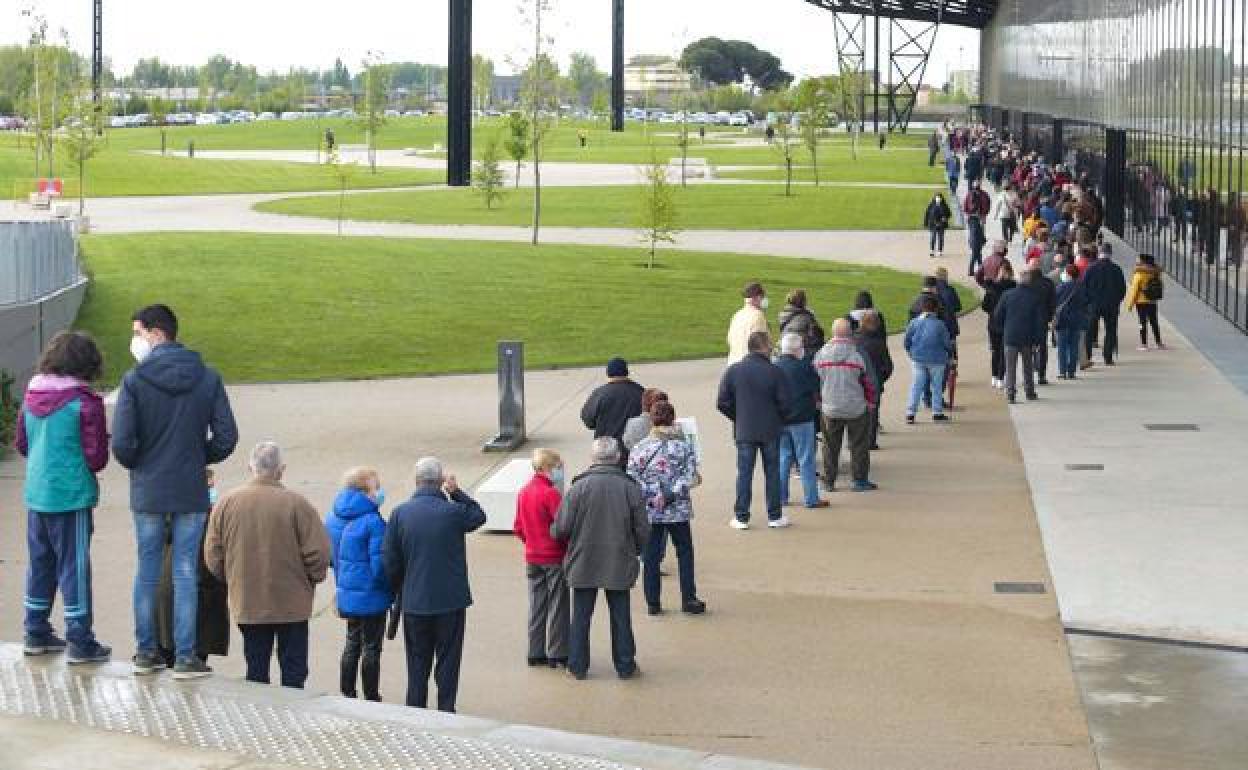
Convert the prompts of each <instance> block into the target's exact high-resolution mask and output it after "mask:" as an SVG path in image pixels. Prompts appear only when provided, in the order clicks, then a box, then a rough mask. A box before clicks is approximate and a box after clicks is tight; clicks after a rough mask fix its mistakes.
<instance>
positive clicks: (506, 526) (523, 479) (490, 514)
mask: <svg viewBox="0 0 1248 770" xmlns="http://www.w3.org/2000/svg"><path fill="white" fill-rule="evenodd" d="M531 478H533V464H532V463H531V462H530V461H529V460H528V459H519V458H517V459H515V460H511V461H510V462H508V463H507V464H506V465H504V466H503V467H501V468H499V469H498V470H497V471H495V472H494V475H492V476H490V477H489V478H488V479H486V480H485V481H484V482H482V483H481V486H479V487H477V491H476V494H475V495H474V496H475V497H476V500H477V502H478V503H480V504H481V507H482V508H483V509H484V510H485V526H484V527H482V529H484V530H487V531H489V532H511V531H512V525H513V524H514V523H515V521H516V496H517V495H519V494H520V489H521V488H522V487H523V486H524V485H525V484H527V483H529V479H531Z"/></svg>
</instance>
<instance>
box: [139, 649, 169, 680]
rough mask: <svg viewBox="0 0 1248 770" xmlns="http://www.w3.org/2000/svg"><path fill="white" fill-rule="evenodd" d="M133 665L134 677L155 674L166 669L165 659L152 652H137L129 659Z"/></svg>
mask: <svg viewBox="0 0 1248 770" xmlns="http://www.w3.org/2000/svg"><path fill="white" fill-rule="evenodd" d="M131 662H132V663H133V664H134V673H135V676H143V675H144V674H155V673H156V672H157V671H162V670H164V669H165V668H166V666H165V659H164V658H162V657H161V656H160V655H157V654H156V653H154V652H138V653H135V655H134V657H133V658H132V659H131Z"/></svg>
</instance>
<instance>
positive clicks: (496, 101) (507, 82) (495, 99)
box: [490, 75, 524, 106]
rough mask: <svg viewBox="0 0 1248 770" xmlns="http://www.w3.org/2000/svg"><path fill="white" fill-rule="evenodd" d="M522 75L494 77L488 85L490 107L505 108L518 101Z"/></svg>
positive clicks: (522, 83)
mask: <svg viewBox="0 0 1248 770" xmlns="http://www.w3.org/2000/svg"><path fill="white" fill-rule="evenodd" d="M523 87H524V76H523V75H495V76H494V79H493V80H492V81H491V83H490V105H491V106H493V105H498V106H507V105H512V104H516V103H517V102H519V101H520V89H521V88H523Z"/></svg>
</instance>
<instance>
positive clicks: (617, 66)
mask: <svg viewBox="0 0 1248 770" xmlns="http://www.w3.org/2000/svg"><path fill="white" fill-rule="evenodd" d="M611 130H612V131H623V130H624V0H611Z"/></svg>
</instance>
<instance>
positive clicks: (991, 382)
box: [988, 377, 1001, 388]
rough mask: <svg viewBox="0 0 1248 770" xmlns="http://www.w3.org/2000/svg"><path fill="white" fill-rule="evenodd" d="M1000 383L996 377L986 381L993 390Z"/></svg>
mask: <svg viewBox="0 0 1248 770" xmlns="http://www.w3.org/2000/svg"><path fill="white" fill-rule="evenodd" d="M1000 383H1001V380H998V379H997V378H996V377H993V378H992V379H991V380H989V381H988V384H989V385H991V386H992V387H994V388H996V387H999V386H1000Z"/></svg>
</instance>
